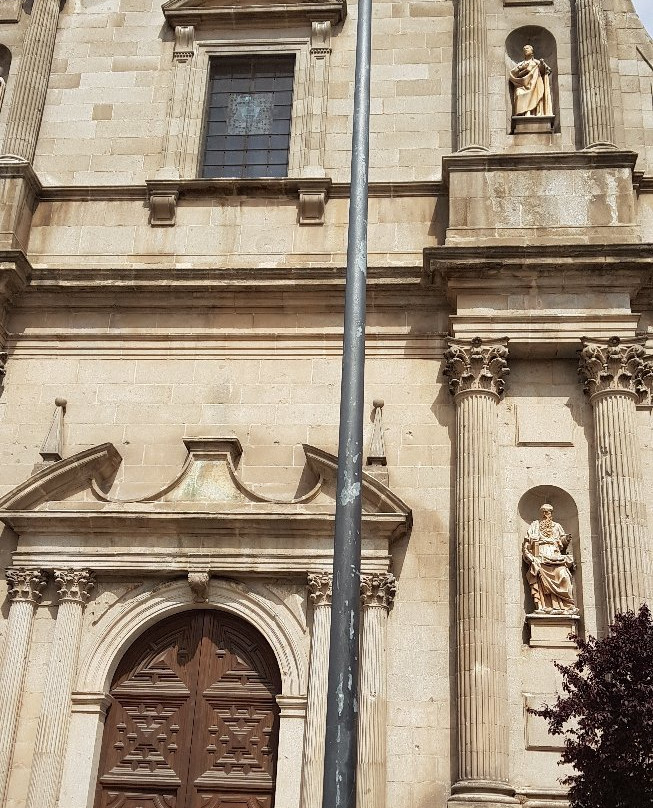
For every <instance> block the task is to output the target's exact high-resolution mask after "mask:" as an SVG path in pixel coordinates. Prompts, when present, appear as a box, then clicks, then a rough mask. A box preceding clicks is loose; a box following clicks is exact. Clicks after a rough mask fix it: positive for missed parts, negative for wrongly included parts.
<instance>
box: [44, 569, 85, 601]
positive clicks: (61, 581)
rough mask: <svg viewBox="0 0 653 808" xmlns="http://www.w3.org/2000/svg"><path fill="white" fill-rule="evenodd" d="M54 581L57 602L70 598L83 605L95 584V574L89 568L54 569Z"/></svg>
mask: <svg viewBox="0 0 653 808" xmlns="http://www.w3.org/2000/svg"><path fill="white" fill-rule="evenodd" d="M54 582H55V584H56V585H57V591H58V593H59V603H63V602H64V601H66V600H70V601H73V603H81V604H82V605H84V604H85V603H87V602H88V599H89V597H90V596H91V589H93V587H94V586H95V576H94V575H93V573H92V572H91V571H90V570H55V571H54Z"/></svg>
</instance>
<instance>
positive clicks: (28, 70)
mask: <svg viewBox="0 0 653 808" xmlns="http://www.w3.org/2000/svg"><path fill="white" fill-rule="evenodd" d="M60 8H61V2H60V0H35V2H34V5H33V6H32V13H31V16H30V22H29V28H28V29H27V33H26V34H25V39H24V41H23V52H22V56H21V60H20V69H19V72H18V76H17V77H16V84H15V87H14V92H13V96H12V99H11V109H10V110H9V117H8V119H7V130H6V133H5V141H4V146H3V152H4V154H11V155H15V156H16V157H22V158H23V160H27V161H28V162H29V163H31V162H32V161H33V160H34V153H35V152H36V142H37V140H38V137H39V130H40V128H41V118H42V117H43V107H44V106H45V95H46V93H47V89H48V81H49V79H50V69H51V66H52V56H53V53H54V43H55V39H56V36H57V24H58V22H59V9H60Z"/></svg>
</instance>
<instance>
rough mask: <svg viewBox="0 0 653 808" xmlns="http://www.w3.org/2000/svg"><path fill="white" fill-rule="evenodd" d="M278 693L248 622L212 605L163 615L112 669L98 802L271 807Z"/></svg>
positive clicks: (272, 668) (158, 807)
mask: <svg viewBox="0 0 653 808" xmlns="http://www.w3.org/2000/svg"><path fill="white" fill-rule="evenodd" d="M280 691H281V682H280V675H279V669H278V666H277V663H276V660H275V658H274V654H273V653H272V650H271V649H270V647H269V645H268V644H267V642H266V641H265V639H264V638H263V636H262V635H261V634H260V633H259V632H258V631H257V630H256V629H255V628H254V627H253V626H251V625H250V624H249V623H246V622H245V621H243V620H239V619H238V618H236V617H234V616H233V615H228V614H226V613H224V612H219V611H213V610H202V611H190V612H183V613H182V614H178V615H175V616H174V617H172V618H169V619H167V620H164V621H162V622H160V623H158V624H157V625H155V626H154V627H153V628H152V629H150V630H149V631H147V632H146V633H145V634H143V635H142V636H141V637H139V638H138V640H136V642H135V643H134V644H133V645H132V646H131V648H130V649H129V650H128V651H127V653H126V654H125V656H124V658H123V660H122V662H121V663H120V665H119V667H118V670H117V671H116V674H115V676H114V679H113V682H112V685H111V690H110V696H111V704H110V707H109V710H108V712H107V718H106V722H105V729H104V738H103V743H102V754H101V758H100V768H99V777H98V786H97V795H96V801H95V805H96V808H273V806H274V786H275V774H276V759H277V743H278V736H279V708H278V706H277V702H276V696H277V695H278V694H279V693H280Z"/></svg>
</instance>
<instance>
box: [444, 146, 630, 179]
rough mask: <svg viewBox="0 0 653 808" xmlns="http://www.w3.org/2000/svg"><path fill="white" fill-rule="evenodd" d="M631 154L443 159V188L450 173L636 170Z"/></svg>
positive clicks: (569, 154)
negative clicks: (602, 169) (597, 169)
mask: <svg viewBox="0 0 653 808" xmlns="http://www.w3.org/2000/svg"><path fill="white" fill-rule="evenodd" d="M636 162H637V154H636V153H635V152H632V151H617V150H610V151H575V152H539V153H526V154H515V153H512V152H508V153H501V154H450V155H446V156H445V157H443V158H442V178H443V180H444V182H445V183H446V184H448V183H449V177H450V174H451V172H452V171H537V170H556V169H557V170H569V169H583V170H586V171H587V170H590V169H593V168H629V169H630V170H631V171H633V170H634V168H635V163H636Z"/></svg>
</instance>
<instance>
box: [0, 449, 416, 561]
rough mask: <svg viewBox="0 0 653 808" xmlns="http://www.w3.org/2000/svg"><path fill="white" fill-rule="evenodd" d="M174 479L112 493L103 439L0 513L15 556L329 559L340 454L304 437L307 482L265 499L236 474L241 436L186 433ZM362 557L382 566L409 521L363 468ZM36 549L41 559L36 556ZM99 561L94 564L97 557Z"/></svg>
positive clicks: (0, 502) (114, 458)
mask: <svg viewBox="0 0 653 808" xmlns="http://www.w3.org/2000/svg"><path fill="white" fill-rule="evenodd" d="M184 443H185V444H186V448H187V450H188V454H187V456H186V460H185V462H184V464H183V466H182V468H181V470H180V472H179V474H178V475H177V476H176V477H175V479H174V480H172V481H171V482H169V483H168V484H167V485H165V486H164V487H163V488H161V489H160V490H159V491H156V492H154V493H152V494H150V495H148V496H145V497H142V498H139V499H118V498H115V497H112V496H111V493H110V490H111V485H112V482H113V479H114V477H115V475H116V472H117V471H118V468H119V466H120V463H121V457H120V454H119V453H118V451H117V449H116V448H115V447H114V446H113V445H112V444H110V443H105V444H102V445H101V446H97V447H93V448H92V449H86V450H84V451H83V452H79V453H78V454H76V455H73V457H70V458H67V459H66V460H61V461H59V462H56V463H53V464H52V465H50V466H49V467H47V468H46V469H43V470H41V471H39V472H38V473H37V474H34V475H33V476H32V477H30V478H29V479H28V480H26V481H25V482H24V483H22V484H21V485H19V486H17V487H16V488H15V489H14V490H13V491H10V492H9V493H8V494H6V495H5V496H4V497H3V498H2V499H0V521H2V522H4V523H5V524H6V525H8V526H9V527H11V528H12V529H13V530H14V531H15V532H16V533H17V534H18V536H19V545H18V550H17V552H16V554H15V556H14V563H18V562H19V560H20V562H21V563H24V564H27V565H28V566H29V565H30V564H33V563H38V564H39V565H40V566H53V565H55V564H73V565H77V564H78V563H80V559H81V558H82V557H84V555H85V554H87V555H88V556H89V557H87V560H86V562H85V563H86V564H88V565H90V566H92V567H93V568H95V569H98V568H103V569H122V570H125V569H131V570H136V569H138V570H139V571H141V572H142V571H143V569H144V568H147V567H148V566H150V565H151V564H153V563H156V564H157V565H158V566H157V569H162V568H169V569H178V568H180V569H188V568H189V567H192V566H194V565H196V564H197V563H199V562H200V561H201V562H202V565H203V566H208V567H209V568H217V569H219V570H221V571H222V572H224V571H225V570H231V569H235V570H241V571H242V570H243V569H248V570H250V571H251V569H252V568H256V570H257V571H263V570H267V571H270V570H274V571H277V572H278V571H284V570H285V571H289V570H296V569H297V565H299V567H300V568H301V569H310V568H312V567H314V566H315V563H316V562H317V563H318V565H319V564H322V565H327V566H328V564H330V557H331V553H332V548H333V523H334V515H335V495H336V472H337V462H338V461H337V458H336V457H335V456H334V455H332V454H329V453H328V452H325V451H323V450H321V449H317V448H316V447H314V446H307V445H305V446H304V453H305V455H306V467H305V471H304V474H303V477H302V478H303V480H304V485H303V487H302V489H301V490H300V491H299V492H296V493H295V494H294V495H289V496H288V497H287V498H285V499H282V498H271V497H268V496H265V495H264V494H263V493H261V492H260V491H258V490H256V489H254V488H252V487H250V486H248V485H247V484H246V483H245V482H243V480H242V478H241V476H240V474H239V463H240V458H241V455H242V448H241V445H240V442H239V440H238V438H235V437H226V438H187V439H185V441H184ZM362 496H363V525H362V532H363V548H364V549H363V555H364V558H365V557H367V559H368V565H369V564H371V565H372V566H371V569H372V570H373V569H374V564H375V563H378V564H379V565H380V567H379V569H385V568H387V562H388V558H389V555H388V553H389V547H390V544H391V543H392V542H393V541H395V540H396V539H398V538H400V537H402V536H404V535H406V533H407V532H408V531H409V530H410V526H411V522H412V515H411V511H410V509H409V508H408V507H407V506H406V504H405V503H404V502H403V501H402V500H401V499H400V498H399V497H397V496H396V495H395V494H393V493H392V491H390V489H389V488H388V487H387V486H385V485H383V484H382V483H381V482H379V481H378V480H376V479H374V478H372V477H369V476H368V475H366V474H364V475H363V481H362ZM35 558H37V559H38V561H35ZM98 565H99V566H98Z"/></svg>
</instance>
